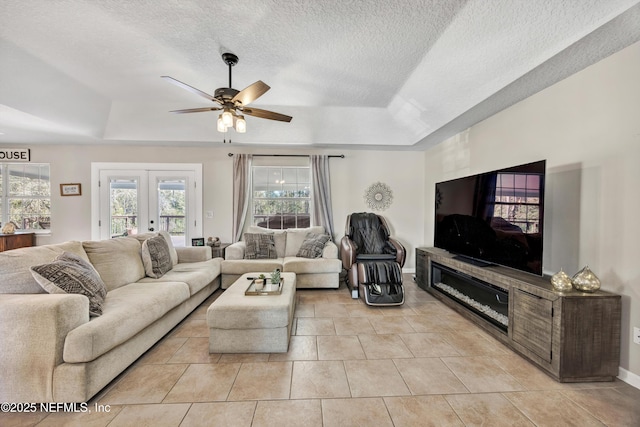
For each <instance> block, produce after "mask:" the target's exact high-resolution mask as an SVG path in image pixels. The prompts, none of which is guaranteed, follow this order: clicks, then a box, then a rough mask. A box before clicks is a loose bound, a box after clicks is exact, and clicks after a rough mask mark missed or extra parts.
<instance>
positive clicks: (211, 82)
mask: <svg viewBox="0 0 640 427" xmlns="http://www.w3.org/2000/svg"><path fill="white" fill-rule="evenodd" d="M639 2H640V0H607V1H602V0H536V1H530V0H492V1H487V0H469V1H465V0H450V1H443V0H398V1H395V2H389V1H382V0H376V1H366V0H360V1H357V0H323V1H313V0H297V1H293V0H280V1H276V0H262V1H258V0H235V1H211V0H180V1H178V0H172V1H157V0H146V1H143V0H140V1H135V2H134V1H128V0H85V1H81V0H55V1H53V0H2V2H1V3H0V133H1V134H0V143H29V144H34V143H38V142H46V143H100V142H106V143H131V142H135V143H153V144H172V145H173V144H177V143H181V144H190V145H199V144H210V143H212V142H221V141H222V139H223V138H225V134H221V133H218V132H217V131H216V126H215V119H216V118H217V115H216V113H213V112H209V113H197V114H189V115H172V114H169V113H168V111H169V110H172V109H179V108H195V107H204V106H209V105H211V104H210V102H209V101H207V100H205V99H203V98H200V97H198V96H196V95H193V94H191V93H189V92H187V91H184V90H181V89H180V88H177V87H175V86H173V85H170V84H168V83H167V82H166V81H164V80H162V79H160V76H161V75H170V76H172V77H174V78H176V79H178V80H181V81H183V82H186V83H188V84H190V85H192V86H195V87H197V88H199V89H202V90H203V91H205V92H208V93H213V91H214V90H215V89H216V88H218V87H224V86H226V85H227V82H228V75H227V67H226V65H225V64H224V63H223V62H222V60H221V58H220V54H221V53H223V52H225V51H229V52H233V53H235V54H237V55H238V56H239V57H240V61H239V63H238V65H237V66H235V67H234V69H233V86H234V87H235V88H236V89H242V88H244V87H246V86H248V85H249V84H251V83H253V82H255V81H256V80H263V81H264V82H266V83H267V84H269V85H270V86H271V90H270V91H269V92H268V93H267V94H265V95H264V96H262V97H261V98H260V99H258V100H257V101H255V102H254V103H253V104H252V106H255V107H258V108H266V109H270V110H274V111H277V112H280V113H283V114H287V115H291V116H293V121H292V122H291V123H288V124H287V123H281V122H274V121H269V120H263V119H258V118H254V117H248V118H247V127H248V131H247V133H246V134H236V133H235V132H234V131H230V132H229V133H227V134H226V138H231V139H232V140H233V142H234V143H242V144H255V145H276V144H288V145H290V144H300V145H308V146H321V147H327V146H349V147H395V148H406V149H423V148H425V147H428V146H430V145H433V144H435V143H438V142H440V141H442V140H443V139H444V138H446V137H448V136H450V135H453V134H455V133H457V132H460V131H462V130H464V129H465V128H466V127H468V126H471V125H473V124H474V123H476V122H478V121H480V120H483V119H484V118H486V117H488V116H489V115H491V114H494V113H495V112H497V111H500V110H501V109H503V108H505V107H507V106H509V105H511V104H513V103H514V102H517V101H518V100H520V99H523V98H524V97H526V96H529V95H531V94H533V93H535V92H537V91H539V90H541V89H543V88H544V87H547V86H549V85H550V84H553V83H555V82H556V81H558V80H560V79H562V78H564V77H566V76H568V75H570V74H571V73H574V72H576V71H578V70H579V69H582V68H584V67H585V66H588V65H590V64H591V63H594V62H596V61H598V60H599V59H602V58H604V57H606V56H607V55H609V54H611V53H613V52H615V51H617V50H620V49H621V48H623V47H626V46H627V45H629V44H631V43H633V42H635V41H637V40H640V26H638V25H637V22H639V21H640V5H638V3H639Z"/></svg>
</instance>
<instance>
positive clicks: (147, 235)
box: [130, 230, 178, 265]
mask: <svg viewBox="0 0 640 427" xmlns="http://www.w3.org/2000/svg"><path fill="white" fill-rule="evenodd" d="M158 235H160V236H162V237H164V240H166V242H167V245H168V246H169V254H170V255H171V263H172V264H173V265H176V264H177V263H178V252H177V251H176V248H175V247H174V246H173V240H172V239H171V235H170V234H169V233H167V232H166V231H164V230H161V231H158V232H157V233H156V232H153V231H151V232H149V233H140V234H132V235H131V236H130V237H133V238H134V239H136V240H138V241H139V242H140V244H142V242H144V241H145V240H147V239H149V238H151V237H155V236H158Z"/></svg>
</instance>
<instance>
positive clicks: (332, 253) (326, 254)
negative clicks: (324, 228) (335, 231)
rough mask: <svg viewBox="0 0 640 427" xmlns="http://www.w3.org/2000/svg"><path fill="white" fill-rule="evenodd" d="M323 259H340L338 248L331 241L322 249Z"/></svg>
mask: <svg viewBox="0 0 640 427" xmlns="http://www.w3.org/2000/svg"><path fill="white" fill-rule="evenodd" d="M322 258H328V259H337V258H338V246H337V245H336V244H335V243H333V242H332V241H331V240H329V241H328V242H327V243H326V244H325V245H324V249H322Z"/></svg>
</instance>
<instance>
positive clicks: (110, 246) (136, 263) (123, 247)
mask: <svg viewBox="0 0 640 427" xmlns="http://www.w3.org/2000/svg"><path fill="white" fill-rule="evenodd" d="M82 246H83V247H84V250H85V251H86V252H87V255H88V256H89V260H90V261H91V264H93V267H94V268H95V269H96V270H97V271H98V273H99V274H100V277H101V278H102V280H103V281H104V283H105V285H107V291H112V290H114V289H117V288H119V287H120V286H124V285H126V284H129V283H135V282H137V281H138V280H140V279H142V278H143V277H144V276H145V271H144V265H142V257H141V256H140V249H141V245H140V242H139V241H138V240H136V239H133V238H131V237H118V238H115V239H109V240H97V241H86V242H82Z"/></svg>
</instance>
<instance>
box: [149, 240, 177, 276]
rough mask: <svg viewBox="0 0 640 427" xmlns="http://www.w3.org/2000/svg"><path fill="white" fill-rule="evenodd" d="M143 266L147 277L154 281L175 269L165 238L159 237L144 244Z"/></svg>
mask: <svg viewBox="0 0 640 427" xmlns="http://www.w3.org/2000/svg"><path fill="white" fill-rule="evenodd" d="M142 264H143V265H144V271H145V273H146V275H147V276H149V277H153V278H154V279H159V278H161V277H162V276H164V275H165V274H166V273H167V272H168V271H170V270H171V269H172V268H173V262H172V261H171V252H170V250H169V245H168V244H167V241H166V240H165V238H164V237H163V236H161V235H157V236H155V237H150V238H148V239H147V240H145V241H144V242H142Z"/></svg>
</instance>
